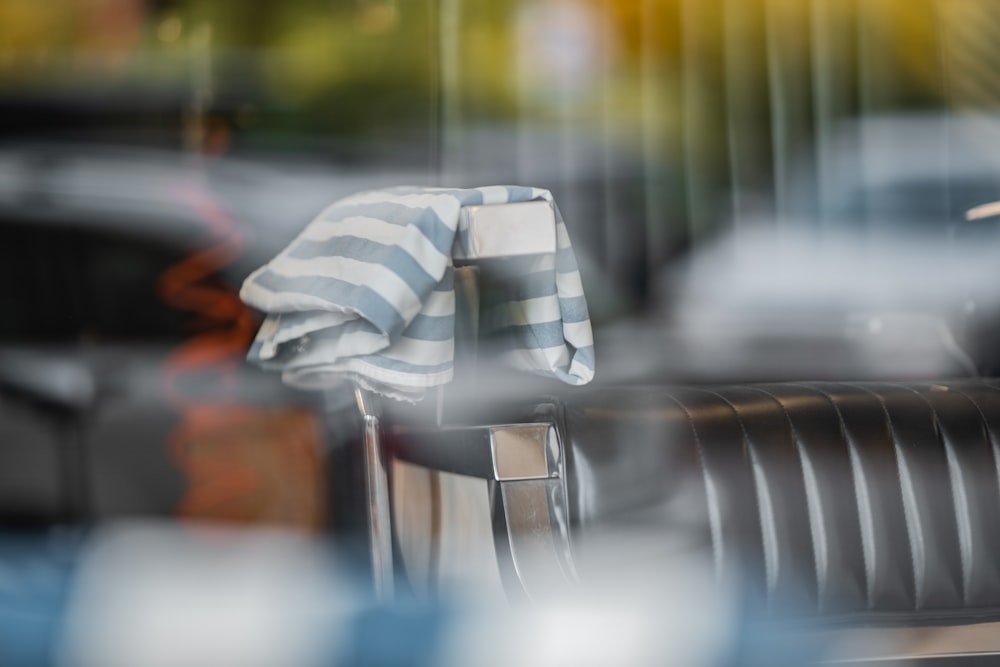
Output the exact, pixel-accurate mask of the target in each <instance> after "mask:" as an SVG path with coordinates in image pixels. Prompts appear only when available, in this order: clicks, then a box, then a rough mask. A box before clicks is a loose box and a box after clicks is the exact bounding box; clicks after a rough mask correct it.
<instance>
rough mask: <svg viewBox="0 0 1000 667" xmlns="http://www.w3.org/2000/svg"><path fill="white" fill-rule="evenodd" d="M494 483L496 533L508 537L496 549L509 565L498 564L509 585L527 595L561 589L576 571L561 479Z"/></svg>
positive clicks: (572, 578) (572, 579)
mask: <svg viewBox="0 0 1000 667" xmlns="http://www.w3.org/2000/svg"><path fill="white" fill-rule="evenodd" d="M498 486H499V488H498V493H499V499H498V502H497V504H496V507H495V527H497V528H502V532H501V531H499V530H498V531H496V534H497V537H500V536H504V537H506V540H505V543H504V544H503V545H502V547H501V544H499V543H498V544H497V548H498V551H500V552H501V553H502V554H503V556H504V558H501V561H507V564H508V565H509V567H508V568H503V567H502V568H501V574H502V575H503V576H504V577H505V583H506V584H507V586H508V588H512V587H516V588H518V589H520V590H523V592H524V594H525V595H526V596H527V597H528V598H529V599H541V598H544V597H547V596H549V595H553V594H557V593H559V592H564V591H565V590H566V589H567V588H568V587H569V586H570V585H571V584H572V582H574V581H575V580H576V574H575V569H574V567H573V559H572V553H571V551H570V546H569V534H568V525H569V524H568V522H567V516H566V496H565V494H564V493H563V485H562V481H561V480H559V479H532V480H519V481H515V482H508V483H503V484H499V485H498ZM496 522H502V525H500V526H496ZM508 559H509V560H508Z"/></svg>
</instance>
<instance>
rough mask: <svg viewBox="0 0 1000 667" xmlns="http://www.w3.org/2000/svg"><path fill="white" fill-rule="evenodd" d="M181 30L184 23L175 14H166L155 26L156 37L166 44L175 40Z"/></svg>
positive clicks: (178, 37) (182, 30)
mask: <svg viewBox="0 0 1000 667" xmlns="http://www.w3.org/2000/svg"><path fill="white" fill-rule="evenodd" d="M183 32H184V23H183V22H182V21H181V19H180V17H177V16H168V17H167V18H165V19H163V20H162V21H160V24H159V25H158V26H157V27H156V37H157V38H158V39H159V40H160V41H161V42H165V43H167V44H169V43H170V42H176V41H177V40H178V39H180V36H181V33H183Z"/></svg>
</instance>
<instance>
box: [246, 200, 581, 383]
mask: <svg viewBox="0 0 1000 667" xmlns="http://www.w3.org/2000/svg"><path fill="white" fill-rule="evenodd" d="M532 200H546V201H549V202H550V203H552V195H551V194H550V193H549V192H548V191H547V190H541V189H538V188H528V187H516V186H490V187H482V188H475V189H447V188H416V187H399V188H391V189H386V190H376V191H371V192H362V193H360V194H356V195H353V196H350V197H347V198H346V199H342V200H340V201H338V202H336V203H334V204H333V205H332V206H330V207H329V208H327V209H326V210H325V211H323V212H322V213H321V214H320V215H319V216H318V217H317V218H316V219H315V220H314V221H313V222H311V223H310V224H309V225H308V226H307V227H306V228H305V230H303V231H302V233H301V234H299V236H298V237H297V238H296V239H295V240H294V241H292V243H291V244H290V245H289V246H288V247H287V248H285V250H283V251H282V252H281V253H280V254H279V255H278V256H277V257H275V258H274V259H273V260H271V261H270V262H269V263H268V264H266V265H265V266H263V267H261V268H260V269H258V270H257V271H255V272H254V273H252V274H251V275H250V276H249V277H248V278H247V279H246V281H245V282H244V283H243V288H242V290H241V291H240V296H241V298H242V299H243V300H244V301H245V302H246V303H248V304H249V305H251V306H253V307H255V308H258V309H260V310H262V311H264V312H265V313H266V314H267V316H266V319H265V320H264V323H263V324H262V326H261V328H260V331H259V332H258V334H257V338H256V340H255V341H254V343H253V345H252V346H251V348H250V352H249V355H248V359H249V360H250V361H252V362H255V363H257V364H259V365H261V366H263V367H264V368H269V369H272V370H280V371H282V372H283V377H284V380H285V381H286V382H288V383H289V384H293V385H296V386H300V387H308V388H322V387H328V386H331V385H332V384H335V383H337V382H340V381H342V380H343V379H344V378H345V376H346V377H349V378H351V379H353V380H355V381H357V382H359V383H360V384H362V385H363V386H365V387H368V388H370V389H373V390H375V391H378V392H379V393H383V394H386V395H389V396H393V397H395V398H402V399H406V400H415V399H417V398H419V397H420V396H422V394H423V392H424V390H426V389H428V388H430V387H434V386H437V385H441V384H444V383H446V382H448V381H449V380H451V379H452V374H453V361H454V348H455V340H454V335H455V293H454V288H453V269H452V252H453V247H454V246H455V244H456V233H457V227H458V223H459V218H460V216H459V212H460V211H461V209H462V207H463V206H474V205H490V204H504V203H512V202H523V201H532ZM554 206H555V205H554V203H553V207H554ZM556 233H557V244H558V251H557V253H556V254H555V255H554V256H544V257H535V258H531V266H530V270H529V271H528V272H527V273H526V274H525V275H524V276H523V278H524V280H523V283H524V285H525V286H526V287H525V289H523V290H522V291H521V293H520V294H519V296H518V298H517V300H514V301H510V302H508V303H507V304H506V308H504V309H503V311H504V312H503V313H502V314H501V316H500V318H499V319H500V320H501V322H500V323H499V325H500V326H502V327H504V328H507V329H509V330H511V331H513V333H514V334H515V340H516V341H517V342H516V343H515V344H514V345H513V347H512V349H510V350H508V352H507V353H506V354H507V356H508V357H509V360H510V361H511V363H512V364H513V365H514V366H515V367H517V368H520V369H524V370H528V371H532V372H535V373H540V374H545V375H550V376H553V377H556V378H558V379H560V380H562V381H564V382H567V383H569V384H585V383H587V382H589V381H590V380H591V379H592V378H593V376H594V347H593V337H592V334H591V328H590V317H589V315H588V312H587V303H586V300H585V298H584V295H583V286H582V284H581V282H580V274H579V271H578V270H577V265H576V258H575V257H574V255H573V249H572V246H571V245H570V240H569V235H568V234H567V232H566V226H565V225H564V224H563V220H562V217H561V216H560V215H559V211H558V209H556ZM459 252H461V249H459ZM493 318H494V320H495V319H496V313H493Z"/></svg>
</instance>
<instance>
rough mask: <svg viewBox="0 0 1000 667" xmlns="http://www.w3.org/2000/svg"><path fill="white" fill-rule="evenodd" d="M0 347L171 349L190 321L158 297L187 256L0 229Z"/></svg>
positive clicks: (28, 227)
mask: <svg viewBox="0 0 1000 667" xmlns="http://www.w3.org/2000/svg"><path fill="white" fill-rule="evenodd" d="M0 234H2V236H3V239H4V242H3V243H2V244H0V303H3V305H4V310H5V316H4V317H3V318H0V341H3V342H7V343H12V342H16V343H41V342H46V343H68V342H92V343H97V342H121V341H126V342H164V343H169V342H176V341H180V340H182V339H183V338H184V337H185V335H186V334H187V333H189V331H188V326H187V325H188V322H189V319H190V317H189V315H188V314H187V313H185V312H184V311H182V310H179V309H177V308H175V307H172V306H171V305H169V304H168V303H166V302H165V301H164V299H163V298H162V297H161V295H160V293H159V292H158V287H157V285H158V280H159V277H160V275H161V274H162V273H163V272H164V271H165V270H166V269H167V268H169V267H170V266H172V265H174V264H176V263H177V262H179V261H180V260H181V259H182V258H183V257H184V251H183V250H182V249H180V248H173V247H169V246H167V245H164V244H162V243H157V242H153V241H150V240H147V239H142V238H138V237H133V236H128V235H124V234H120V233H110V232H102V231H100V230H95V229H88V228H87V227H86V226H85V225H80V224H77V225H69V224H64V225H53V224H38V223H36V222H9V221H8V222H3V223H0Z"/></svg>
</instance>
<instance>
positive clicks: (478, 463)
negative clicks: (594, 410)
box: [393, 422, 576, 599]
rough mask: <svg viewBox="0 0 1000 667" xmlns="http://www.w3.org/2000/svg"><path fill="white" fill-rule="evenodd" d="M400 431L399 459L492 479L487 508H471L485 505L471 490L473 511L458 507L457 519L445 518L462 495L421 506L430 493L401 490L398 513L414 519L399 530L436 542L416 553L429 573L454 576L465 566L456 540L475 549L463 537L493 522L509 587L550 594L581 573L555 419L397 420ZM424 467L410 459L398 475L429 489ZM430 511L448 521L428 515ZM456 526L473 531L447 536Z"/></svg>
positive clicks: (444, 473) (436, 471)
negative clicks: (430, 424) (402, 423)
mask: <svg viewBox="0 0 1000 667" xmlns="http://www.w3.org/2000/svg"><path fill="white" fill-rule="evenodd" d="M393 432H394V436H395V437H396V438H397V439H399V440H400V441H401V442H404V443H405V445H403V446H401V447H398V448H394V454H395V455H396V460H397V461H399V462H406V463H408V464H415V465H416V466H420V468H422V469H423V470H425V471H428V472H430V473H431V474H432V475H434V476H435V477H434V479H439V478H440V479H443V478H445V477H452V478H456V477H459V476H461V477H463V478H465V479H468V480H470V483H471V481H472V479H474V478H475V479H479V480H487V482H488V487H483V488H481V489H480V491H479V493H480V494H482V495H483V500H484V503H483V504H482V509H481V512H480V513H481V514H482V516H480V515H479V513H477V514H476V515H475V516H473V515H472V514H470V511H471V508H472V507H473V506H477V507H478V506H479V505H478V504H477V503H475V502H473V501H472V499H470V498H468V497H466V499H465V500H463V501H462V502H463V503H464V505H465V506H466V507H467V508H469V509H470V511H464V512H459V513H458V514H455V513H454V512H452V513H451V514H453V515H454V517H453V518H455V519H456V521H447V520H444V519H443V518H442V517H443V516H444V515H447V514H448V512H446V511H445V505H446V504H447V503H448V502H449V501H454V500H455V498H451V497H449V498H446V497H444V496H439V497H437V498H436V499H435V498H432V499H431V500H430V501H429V502H430V503H431V507H429V508H426V509H425V510H420V511H417V510H419V508H418V507H416V505H415V504H420V503H422V502H424V500H426V499H424V500H422V499H420V498H416V497H413V496H410V497H407V498H405V499H404V498H403V497H402V496H401V495H397V497H396V510H397V517H408V519H405V520H406V521H407V524H406V525H402V524H401V525H398V526H396V531H397V535H405V540H406V542H407V543H408V544H411V545H413V544H415V543H418V542H419V541H418V540H415V533H417V532H421V531H422V533H423V535H424V538H423V539H425V540H428V541H433V543H434V545H435V546H434V548H433V549H432V551H431V554H433V555H431V556H430V557H428V555H427V554H423V555H418V556H417V557H416V558H415V560H416V561H420V562H422V563H426V568H425V569H427V570H428V574H427V577H428V578H429V579H437V578H438V577H442V578H444V579H448V578H449V576H450V574H452V573H450V572H448V571H446V570H449V569H455V568H456V567H458V568H459V569H463V567H464V566H461V565H459V564H457V560H456V558H453V557H451V555H450V551H451V550H454V549H455V548H456V545H459V546H460V547H461V549H463V550H464V552H468V551H469V550H474V549H473V548H472V547H470V546H469V545H467V544H463V539H464V541H465V542H467V541H468V539H469V538H470V536H473V535H478V536H479V539H480V541H482V540H483V539H484V535H489V533H488V532H486V533H483V532H482V531H481V530H480V527H481V526H482V525H486V526H490V525H492V537H486V538H485V544H486V545H487V546H489V547H490V548H491V549H492V550H494V552H495V555H496V566H497V567H499V572H500V577H501V579H502V581H503V584H504V588H505V589H506V590H507V591H508V593H509V594H514V595H515V596H524V595H526V596H527V597H529V598H531V599H537V598H544V597H546V596H547V595H549V594H551V593H554V592H556V591H561V590H565V589H566V588H567V586H568V585H569V584H571V583H572V582H573V581H575V579H576V574H575V569H574V566H573V557H572V553H571V548H570V540H569V512H568V506H569V503H568V494H567V490H566V482H565V475H564V474H563V470H562V466H563V456H562V444H561V441H560V439H559V434H558V432H557V430H556V428H555V425H554V424H552V423H550V422H539V423H517V424H499V425H492V426H477V427H445V428H402V427H396V428H395V429H394V431H393ZM420 468H414V467H413V466H412V465H411V466H407V470H406V472H405V474H404V475H403V477H404V479H401V480H397V481H399V482H401V483H402V484H403V485H406V486H409V487H410V488H411V489H417V488H418V487H420V488H424V489H425V495H427V494H426V489H427V488H429V487H427V483H426V482H425V481H421V480H420V479H419V478H418V475H419V470H420ZM438 476H440V477H438ZM486 496H488V498H487V497H486ZM424 514H427V515H428V516H430V517H437V518H438V519H440V521H431V520H428V519H427V517H425V516H423V515H424ZM491 515H492V517H491ZM421 517H423V518H421ZM415 522H417V523H423V524H424V526H423V528H420V527H419V526H414V525H412V524H413V523H415ZM452 524H454V525H452ZM456 533H461V534H464V535H465V538H460V539H458V540H457V541H456V540H455V539H454V538H453V537H452V538H448V539H447V540H446V539H443V538H444V536H447V535H455V534H456ZM490 541H492V545H490ZM410 560H411V562H414V559H410ZM449 564H450V565H449ZM466 569H467V568H466Z"/></svg>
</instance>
